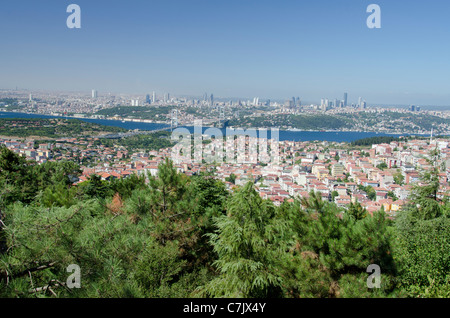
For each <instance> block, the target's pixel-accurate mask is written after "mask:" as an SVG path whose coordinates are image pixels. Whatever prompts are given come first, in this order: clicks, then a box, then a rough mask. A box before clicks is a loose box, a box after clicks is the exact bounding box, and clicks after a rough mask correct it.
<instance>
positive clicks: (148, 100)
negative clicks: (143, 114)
mask: <svg viewBox="0 0 450 318" xmlns="http://www.w3.org/2000/svg"><path fill="white" fill-rule="evenodd" d="M145 102H146V103H147V104H150V103H151V100H150V94H147V95H145Z"/></svg>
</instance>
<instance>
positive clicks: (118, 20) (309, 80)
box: [0, 0, 450, 106]
mask: <svg viewBox="0 0 450 318" xmlns="http://www.w3.org/2000/svg"><path fill="white" fill-rule="evenodd" d="M431 2H432V3H433V4H434V8H433V10H431V9H430V7H433V6H429V3H430V2H428V3H423V2H418V1H410V2H408V5H407V6H406V5H402V4H399V3H392V2H388V1H377V3H378V4H379V6H380V7H381V14H382V16H381V17H382V27H381V29H369V28H368V27H367V26H366V19H367V17H368V15H369V14H368V13H366V8H367V6H368V5H369V4H370V3H371V2H370V1H362V2H361V3H357V4H355V3H351V2H350V1H339V2H337V3H336V2H331V1H322V2H321V3H320V4H318V3H314V2H312V1H308V2H301V3H299V2H298V1H295V2H294V1H284V2H282V3H275V2H273V1H257V2H256V1H248V2H246V3H242V2H241V1H228V2H227V3H221V4H219V3H214V4H212V3H208V2H205V1H198V0H193V1H189V2H187V1H175V0H172V1H164V2H163V1H155V2H151V3H147V2H145V3H143V2H137V1H128V2H124V1H109V2H103V1H96V2H95V3H92V2H87V1H85V0H80V1H76V3H77V4H78V5H79V6H80V7H81V19H82V24H81V26H82V27H81V29H69V28H67V26H66V25H65V23H66V19H67V17H68V15H69V14H68V13H66V7H67V5H68V4H69V3H59V2H54V3H51V2H50V3H49V4H46V5H45V6H44V5H42V4H39V3H36V2H32V1H17V2H14V3H3V4H2V5H1V10H0V18H1V19H0V26H2V27H1V28H0V30H2V31H0V34H1V35H2V42H3V44H4V47H6V48H7V49H6V50H2V51H1V52H0V58H1V59H2V60H3V61H8V63H5V65H4V66H3V67H2V76H1V77H0V87H3V88H8V89H12V88H14V87H16V86H19V87H23V88H27V89H30V90H36V89H38V90H41V89H42V90H64V91H90V90H92V89H93V88H95V89H96V90H98V91H99V92H109V91H113V92H117V93H127V94H141V95H146V94H151V93H152V92H153V91H157V92H161V94H164V93H165V92H169V91H170V92H177V93H176V94H177V95H189V96H201V95H202V94H203V93H202V92H205V91H207V92H214V96H215V98H216V99H217V98H221V97H224V98H232V97H233V96H243V97H244V98H251V99H253V98H254V97H255V96H257V97H259V98H260V100H264V99H271V100H285V99H288V98H291V97H289V96H300V97H301V99H302V101H320V99H321V98H329V99H330V100H334V99H335V98H339V100H341V99H342V94H343V92H347V91H348V92H349V101H348V102H349V103H352V102H353V103H355V102H356V101H357V98H358V97H359V96H364V99H365V100H366V101H367V103H368V105H373V104H380V105H388V104H392V105H412V104H414V105H435V106H448V105H449V102H448V101H449V100H450V94H449V93H448V89H447V85H446V82H448V80H447V74H448V73H449V71H450V63H449V62H448V60H449V59H448V57H447V53H446V52H448V48H449V44H448V43H446V41H442V40H441V39H442V38H443V37H445V35H446V34H448V33H449V32H448V31H449V29H450V27H449V24H448V23H446V16H445V12H447V11H448V10H446V9H448V8H450V5H449V4H448V3H445V2H442V1H437V0H435V1H431ZM435 8H439V10H435ZM149 12H151V13H152V14H151V15H150V16H151V18H150V16H149V15H148V13H149Z"/></svg>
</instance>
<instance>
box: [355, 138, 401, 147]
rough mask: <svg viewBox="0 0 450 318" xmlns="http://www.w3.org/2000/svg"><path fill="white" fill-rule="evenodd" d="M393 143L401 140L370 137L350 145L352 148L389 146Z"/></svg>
mask: <svg viewBox="0 0 450 318" xmlns="http://www.w3.org/2000/svg"><path fill="white" fill-rule="evenodd" d="M392 141H400V139H399V138H396V137H390V136H377V137H369V138H363V139H359V140H355V141H352V142H351V143H350V144H351V145H352V146H371V145H378V144H389V143H391V142H392Z"/></svg>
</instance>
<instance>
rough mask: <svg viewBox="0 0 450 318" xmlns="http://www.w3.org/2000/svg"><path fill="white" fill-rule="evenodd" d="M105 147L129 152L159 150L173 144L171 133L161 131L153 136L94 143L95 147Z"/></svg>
mask: <svg viewBox="0 0 450 318" xmlns="http://www.w3.org/2000/svg"><path fill="white" fill-rule="evenodd" d="M98 145H103V146H106V147H113V146H114V145H116V146H122V147H125V148H126V149H127V150H129V151H135V150H139V149H145V150H158V149H161V148H168V147H172V146H173V143H172V141H171V140H170V133H169V132H167V131H160V132H157V133H152V134H139V135H134V136H130V137H123V138H120V139H104V138H102V139H99V140H96V141H94V146H98Z"/></svg>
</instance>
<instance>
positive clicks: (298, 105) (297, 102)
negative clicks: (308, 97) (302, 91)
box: [295, 97, 302, 107]
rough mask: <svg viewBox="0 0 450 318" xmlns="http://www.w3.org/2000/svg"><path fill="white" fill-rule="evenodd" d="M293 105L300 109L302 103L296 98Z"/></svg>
mask: <svg viewBox="0 0 450 318" xmlns="http://www.w3.org/2000/svg"><path fill="white" fill-rule="evenodd" d="M295 105H296V106H297V107H302V101H301V99H300V97H297V98H296V99H295Z"/></svg>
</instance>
